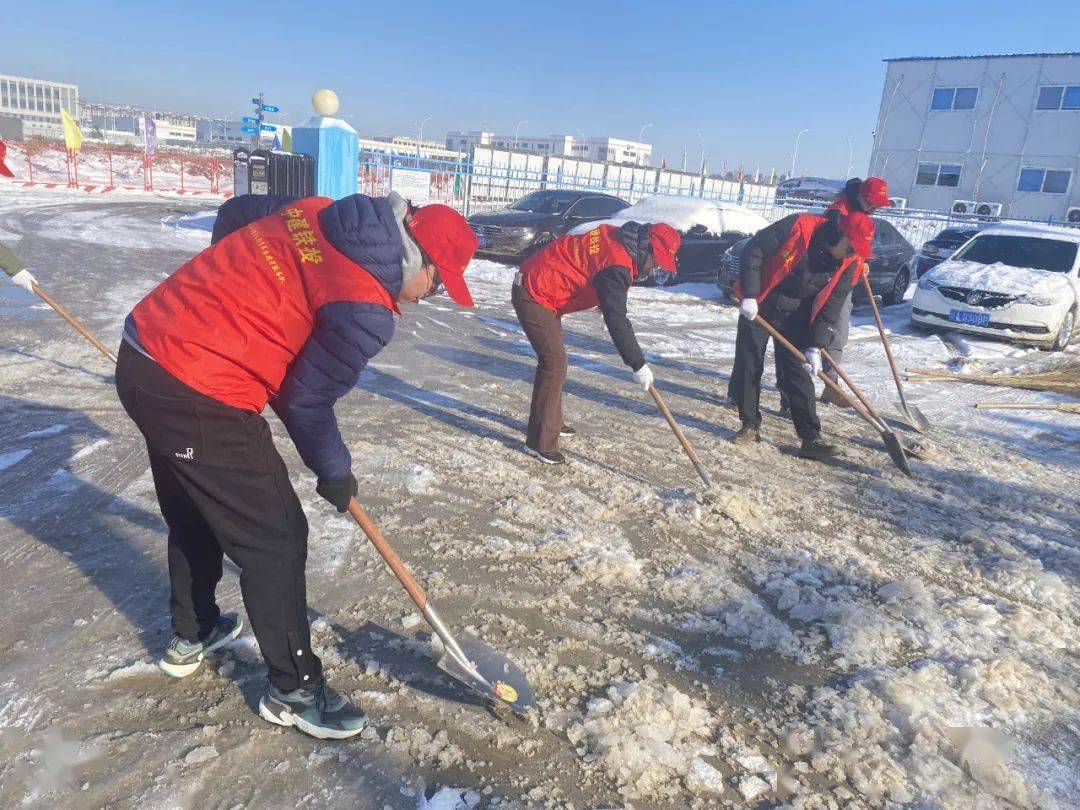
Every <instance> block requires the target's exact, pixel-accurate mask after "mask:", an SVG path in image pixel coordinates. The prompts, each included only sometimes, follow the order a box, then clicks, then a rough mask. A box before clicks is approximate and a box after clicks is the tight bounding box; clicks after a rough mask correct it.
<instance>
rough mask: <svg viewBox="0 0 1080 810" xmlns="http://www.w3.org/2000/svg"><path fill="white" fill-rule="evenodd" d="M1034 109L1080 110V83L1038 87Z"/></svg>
mask: <svg viewBox="0 0 1080 810" xmlns="http://www.w3.org/2000/svg"><path fill="white" fill-rule="evenodd" d="M1035 109H1036V110H1080V85H1076V84H1074V85H1068V86H1058V87H1040V88H1039V98H1038V100H1036V102H1035Z"/></svg>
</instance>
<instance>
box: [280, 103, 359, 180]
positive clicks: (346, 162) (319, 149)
mask: <svg viewBox="0 0 1080 810" xmlns="http://www.w3.org/2000/svg"><path fill="white" fill-rule="evenodd" d="M311 103H312V106H313V107H314V108H315V115H313V116H312V117H311V118H309V119H307V120H306V121H304V123H302V124H300V125H299V126H296V127H293V131H292V150H293V152H295V153H299V154H302V155H310V156H311V157H312V158H314V159H315V193H316V194H317V195H319V196H321V197H331V198H333V199H335V200H339V199H341V198H342V197H348V196H349V195H350V194H355V193H356V192H357V191H358V190H359V182H360V181H359V173H360V136H359V135H357V134H356V130H355V129H353V128H352V127H351V126H349V125H348V124H347V123H346V122H344V121H342V120H341V119H340V118H333V117H332V116H333V115H334V113H336V112H337V111H338V106H339V105H338V97H337V94H336V93H334V91H333V90H317V91H315V95H314V96H313V97H312V99H311Z"/></svg>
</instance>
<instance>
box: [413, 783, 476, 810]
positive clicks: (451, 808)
mask: <svg viewBox="0 0 1080 810" xmlns="http://www.w3.org/2000/svg"><path fill="white" fill-rule="evenodd" d="M478 804H480V794H479V793H477V792H476V791H475V790H464V789H461V788H452V787H441V788H439V789H438V790H437V791H435V793H433V794H432V796H431V798H430V799H425V798H423V797H421V798H420V805H419V807H417V810H472V808H473V807H476V805H478Z"/></svg>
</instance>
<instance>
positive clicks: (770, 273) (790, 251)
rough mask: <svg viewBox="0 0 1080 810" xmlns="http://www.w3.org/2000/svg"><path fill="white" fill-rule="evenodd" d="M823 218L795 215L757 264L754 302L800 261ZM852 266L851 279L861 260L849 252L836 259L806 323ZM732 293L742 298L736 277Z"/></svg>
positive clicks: (860, 267) (814, 317) (859, 270)
mask: <svg viewBox="0 0 1080 810" xmlns="http://www.w3.org/2000/svg"><path fill="white" fill-rule="evenodd" d="M824 221H825V218H824V217H819V216H815V215H814V214H800V215H799V217H798V219H796V220H795V225H794V227H792V229H791V233H790V234H788V238H787V239H786V240H785V241H784V244H782V245H781V246H780V249H779V250H778V251H776V252H775V253H774V254H772V255H771V256H768V257H766V259H765V262H764V264H763V265H762V267H761V292H760V293H759V294H758V297H757V299H758V303H760V302H762V301H764V300H765V297H766V296H767V295H768V294H769V293H770V292H772V291H773V289H775V288H776V286H777V285H778V284H779V283H780V282H781V281H783V280H784V279H785V278H787V277H788V275H790V274H791V269H792V268H793V267H794V266H795V265H797V264H798V263H799V262H800V261H802V259H803V257H804V256H805V255H806V251H807V250H808V249H809V248H810V238H811V237H812V236H813V235H814V231H815V230H817V228H818V226H819V225H821V223H823V222H824ZM852 267H854V272H855V277H854V279H853V282H858V281H859V278H860V274H861V273H862V272H863V271H864V270H865V264H864V263H863V261H862V259H861V258H859V257H858V256H851V257H850V258H848V259H845V260H844V261H843V262H841V263H840V267H839V268H837V270H836V272H835V273H833V275H832V278H830V279H829V283H828V284H826V285H825V286H824V287H822V289H821V290H820V291H819V292H818V294H817V295H816V296H815V297H814V307H813V309H812V310H811V312H810V323H813V322H814V321H815V320H817V316H818V313H819V312H821V308H822V307H823V306H825V302H826V301H828V300H829V296H830V295H832V292H833V290H835V289H836V285H837V284H838V283H839V282H840V279H841V278H843V276H844V272H845V271H846V270H848V269H849V268H852ZM734 293H735V297H736V298H742V292H741V291H740V288H739V283H738V282H737V281H736V282H735V289H734Z"/></svg>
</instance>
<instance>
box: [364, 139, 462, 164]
mask: <svg viewBox="0 0 1080 810" xmlns="http://www.w3.org/2000/svg"><path fill="white" fill-rule="evenodd" d="M360 149H361V151H364V150H366V151H371V152H386V153H388V154H394V155H412V156H413V157H416V156H417V155H419V156H420V157H422V158H428V159H430V160H446V161H457V160H461V159H462V158H464V157H466V155H464V154H463V153H462V152H461V151H459V150H455V149H451V148H449V147H444V146H443V145H442V143H440V142H439V141H428V140H425V141H418V140H417V139H416V138H413V137H410V136H408V135H379V136H376V137H375V138H370V139H368V138H361V139H360ZM465 151H468V150H465Z"/></svg>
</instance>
